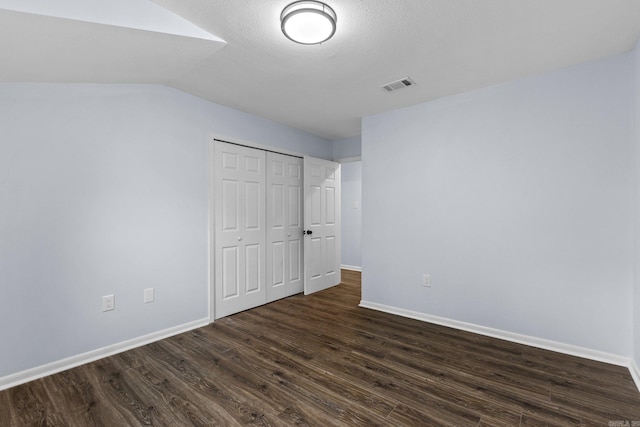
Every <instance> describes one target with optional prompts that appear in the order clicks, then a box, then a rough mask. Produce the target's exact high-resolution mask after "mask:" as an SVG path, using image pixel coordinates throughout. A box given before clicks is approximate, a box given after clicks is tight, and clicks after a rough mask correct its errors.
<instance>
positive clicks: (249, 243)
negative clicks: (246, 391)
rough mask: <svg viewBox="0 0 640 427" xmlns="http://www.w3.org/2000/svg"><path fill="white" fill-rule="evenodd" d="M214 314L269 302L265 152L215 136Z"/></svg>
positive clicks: (230, 312)
mask: <svg viewBox="0 0 640 427" xmlns="http://www.w3.org/2000/svg"><path fill="white" fill-rule="evenodd" d="M215 144H216V145H215V153H214V156H215V165H214V168H215V182H214V191H215V194H216V203H215V208H214V210H215V228H214V232H215V249H214V251H215V255H214V259H215V273H214V274H215V286H214V287H215V317H216V318H220V317H224V316H228V315H229V314H233V313H237V312H239V311H243V310H246V309H249V308H252V307H256V306H259V305H261V304H264V303H265V302H266V286H265V265H266V227H265V221H266V212H265V199H266V198H265V181H266V175H265V161H266V156H265V152H264V151H262V150H257V149H253V148H247V147H241V146H238V145H233V144H228V143H224V142H220V141H216V142H215Z"/></svg>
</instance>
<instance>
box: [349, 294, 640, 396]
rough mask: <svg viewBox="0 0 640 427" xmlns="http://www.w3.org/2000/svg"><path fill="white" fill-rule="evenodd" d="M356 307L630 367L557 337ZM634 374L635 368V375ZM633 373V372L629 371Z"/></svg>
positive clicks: (389, 308)
mask: <svg viewBox="0 0 640 427" xmlns="http://www.w3.org/2000/svg"><path fill="white" fill-rule="evenodd" d="M360 307H364V308H370V309H372V310H377V311H383V312H385V313H390V314H396V315H398V316H402V317H408V318H411V319H416V320H421V321H423V322H428V323H434V324H436V325H442V326H448V327H450V328H454V329H460V330H463V331H467V332H473V333H476V334H480V335H486V336H488V337H493V338H498V339H502V340H505V341H511V342H516V343H518V344H524V345H529V346H531V347H537V348H542V349H544V350H551V351H555V352H557V353H564V354H568V355H571V356H577V357H583V358H585V359H591V360H595V361H598V362H604V363H609V364H612V365H617V366H624V367H626V368H629V370H630V371H632V369H631V362H632V361H631V359H629V358H628V357H624V356H620V355H617V354H612V353H606V352H603V351H599V350H593V349H589V348H585V347H579V346H575V345H571V344H565V343H561V342H557V341H551V340H546V339H543V338H536V337H531V336H528V335H522V334H517V333H514V332H508V331H503V330H500V329H493V328H487V327H486V326H480V325H475V324H473V323H467V322H460V321H458V320H451V319H447V318H444V317H438V316H432V315H430V314H425V313H419V312H417V311H411V310H405V309H403V308H397V307H392V306H388V305H384V304H378V303H375V302H370V301H364V300H363V301H360ZM637 374H638V371H637V368H636V376H637ZM631 375H632V376H633V375H634V374H633V372H631ZM634 380H635V382H636V385H639V386H640V383H639V382H638V379H636V378H635V377H634Z"/></svg>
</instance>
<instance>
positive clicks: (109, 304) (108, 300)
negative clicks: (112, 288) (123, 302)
mask: <svg viewBox="0 0 640 427" xmlns="http://www.w3.org/2000/svg"><path fill="white" fill-rule="evenodd" d="M115 309H116V297H115V296H113V295H105V296H103V297H102V311H111V310H115Z"/></svg>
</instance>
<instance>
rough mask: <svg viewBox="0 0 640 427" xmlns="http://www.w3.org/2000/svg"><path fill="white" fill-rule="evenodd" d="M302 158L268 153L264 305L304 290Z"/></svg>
mask: <svg viewBox="0 0 640 427" xmlns="http://www.w3.org/2000/svg"><path fill="white" fill-rule="evenodd" d="M302 221H303V218H302V159H301V158H299V157H292V156H286V155H283V154H276V153H271V152H269V153H267V302H271V301H275V300H277V299H280V298H284V297H288V296H291V295H294V294H297V293H300V292H302V291H303V283H304V281H303V258H302V246H303V240H302V237H303V236H302Z"/></svg>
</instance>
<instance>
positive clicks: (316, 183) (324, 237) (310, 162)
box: [304, 157, 341, 295]
mask: <svg viewBox="0 0 640 427" xmlns="http://www.w3.org/2000/svg"><path fill="white" fill-rule="evenodd" d="M304 218H305V219H304V227H305V237H304V261H305V263H304V268H305V270H304V271H305V281H304V293H305V295H306V294H310V293H313V292H318V291H321V290H323V289H327V288H330V287H331V286H335V285H337V284H339V283H340V280H341V272H340V164H338V163H334V162H330V161H328V160H321V159H316V158H313V157H305V158H304Z"/></svg>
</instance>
